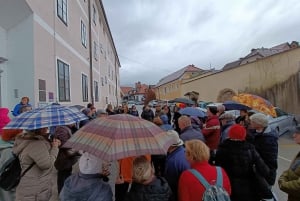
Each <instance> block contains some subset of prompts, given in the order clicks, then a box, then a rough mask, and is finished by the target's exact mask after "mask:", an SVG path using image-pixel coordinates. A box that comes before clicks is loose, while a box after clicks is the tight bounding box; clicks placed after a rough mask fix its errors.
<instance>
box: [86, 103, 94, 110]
mask: <svg viewBox="0 0 300 201" xmlns="http://www.w3.org/2000/svg"><path fill="white" fill-rule="evenodd" d="M92 106H94V105H93V103H88V104H87V105H86V107H87V108H90V109H91V107H92Z"/></svg>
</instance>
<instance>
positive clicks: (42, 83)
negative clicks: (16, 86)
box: [39, 79, 46, 102]
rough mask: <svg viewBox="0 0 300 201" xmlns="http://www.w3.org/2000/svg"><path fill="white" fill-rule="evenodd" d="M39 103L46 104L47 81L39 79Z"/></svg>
mask: <svg viewBox="0 0 300 201" xmlns="http://www.w3.org/2000/svg"><path fill="white" fill-rule="evenodd" d="M39 101H40V102H46V80H41V79H39Z"/></svg>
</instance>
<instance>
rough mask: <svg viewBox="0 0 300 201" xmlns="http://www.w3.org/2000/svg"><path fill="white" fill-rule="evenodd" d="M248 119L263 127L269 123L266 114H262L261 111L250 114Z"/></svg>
mask: <svg viewBox="0 0 300 201" xmlns="http://www.w3.org/2000/svg"><path fill="white" fill-rule="evenodd" d="M250 121H252V122H254V123H256V124H258V125H261V126H263V127H267V126H268V124H269V120H268V117H267V115H264V114H262V113H256V114H253V115H251V116H250Z"/></svg>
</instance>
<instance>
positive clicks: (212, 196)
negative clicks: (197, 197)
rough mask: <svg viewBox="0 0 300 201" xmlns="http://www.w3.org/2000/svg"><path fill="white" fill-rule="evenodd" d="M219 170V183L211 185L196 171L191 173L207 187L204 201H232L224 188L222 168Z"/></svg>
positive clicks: (191, 170)
mask: <svg viewBox="0 0 300 201" xmlns="http://www.w3.org/2000/svg"><path fill="white" fill-rule="evenodd" d="M216 169H217V183H215V184H210V183H209V182H207V180H206V179H205V178H204V177H203V176H202V175H201V174H200V173H199V172H198V171H197V170H195V169H190V170H189V171H190V172H191V173H192V174H193V175H194V176H195V177H196V178H197V179H198V180H199V182H200V183H201V184H202V185H203V186H204V187H205V191H204V193H203V197H202V201H230V196H229V194H228V192H227V191H226V190H225V189H224V188H223V176H222V171H221V168H220V167H216Z"/></svg>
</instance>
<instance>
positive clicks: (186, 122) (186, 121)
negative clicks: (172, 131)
mask: <svg viewBox="0 0 300 201" xmlns="http://www.w3.org/2000/svg"><path fill="white" fill-rule="evenodd" d="M191 125H192V123H191V118H190V117H188V116H185V115H182V116H181V117H179V119H178V126H179V128H180V130H183V129H184V128H186V127H188V126H191Z"/></svg>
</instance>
